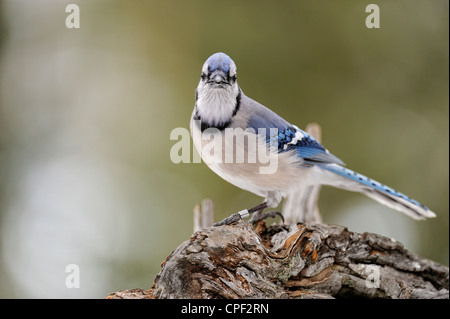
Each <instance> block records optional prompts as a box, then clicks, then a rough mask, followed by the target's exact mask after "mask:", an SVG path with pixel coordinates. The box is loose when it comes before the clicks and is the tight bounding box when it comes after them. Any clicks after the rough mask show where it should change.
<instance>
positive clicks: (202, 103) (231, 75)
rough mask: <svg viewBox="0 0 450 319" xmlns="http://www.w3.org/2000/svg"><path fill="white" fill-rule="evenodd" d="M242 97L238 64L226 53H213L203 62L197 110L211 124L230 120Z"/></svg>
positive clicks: (197, 94) (197, 93) (197, 96)
mask: <svg viewBox="0 0 450 319" xmlns="http://www.w3.org/2000/svg"><path fill="white" fill-rule="evenodd" d="M239 98H240V88H239V86H238V83H237V76H236V64H235V63H234V62H233V60H232V59H231V58H230V57H229V56H228V55H226V54H225V53H222V52H219V53H215V54H213V55H211V56H210V57H209V58H208V59H207V60H206V62H205V63H204V64H203V67H202V73H201V76H200V82H199V84H198V87H197V90H196V100H197V102H196V108H197V109H196V112H197V114H198V115H199V116H201V117H202V120H203V121H206V122H208V124H209V125H211V126H220V125H221V124H223V123H227V122H228V121H230V119H231V117H232V116H233V114H234V113H235V111H236V107H237V106H238V103H239Z"/></svg>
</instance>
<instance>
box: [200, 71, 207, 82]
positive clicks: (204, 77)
mask: <svg viewBox="0 0 450 319" xmlns="http://www.w3.org/2000/svg"><path fill="white" fill-rule="evenodd" d="M200 77H201V79H202V80H203V81H204V80H205V79H206V73H203V72H202V75H200Z"/></svg>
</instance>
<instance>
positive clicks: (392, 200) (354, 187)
mask: <svg viewBox="0 0 450 319" xmlns="http://www.w3.org/2000/svg"><path fill="white" fill-rule="evenodd" d="M318 166H320V167H321V168H322V169H324V170H327V171H329V172H331V173H333V174H336V175H338V176H341V177H343V178H344V179H343V181H340V182H341V184H337V182H334V183H336V184H337V185H336V184H335V185H332V186H336V187H339V188H343V189H347V190H350V191H355V192H360V193H362V194H364V195H366V196H368V197H370V198H372V199H374V200H376V201H378V202H380V203H382V204H384V205H386V206H388V207H390V208H392V209H395V210H397V211H400V212H402V213H405V214H406V215H408V216H410V217H412V218H414V219H417V220H423V219H425V218H432V217H436V214H435V213H433V212H432V211H431V210H430V209H429V208H428V207H426V206H424V205H422V204H421V203H419V202H418V201H416V200H415V199H412V198H410V197H408V196H406V195H405V194H403V193H400V192H398V191H396V190H394V189H392V188H390V187H389V186H386V185H383V184H381V183H380V182H377V181H375V180H373V179H371V178H369V177H366V176H364V175H361V174H359V173H356V172H354V171H352V170H350V169H348V168H345V167H342V166H340V165H337V164H318ZM330 184H333V182H332V183H330Z"/></svg>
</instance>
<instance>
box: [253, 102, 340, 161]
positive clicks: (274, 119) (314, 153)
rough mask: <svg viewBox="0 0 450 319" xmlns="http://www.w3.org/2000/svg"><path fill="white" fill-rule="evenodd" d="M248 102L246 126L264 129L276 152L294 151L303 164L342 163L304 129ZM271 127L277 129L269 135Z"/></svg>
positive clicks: (256, 104) (262, 107)
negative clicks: (249, 110)
mask: <svg viewBox="0 0 450 319" xmlns="http://www.w3.org/2000/svg"><path fill="white" fill-rule="evenodd" d="M248 99H249V98H248ZM249 100H250V99H249ZM248 104H249V106H250V108H251V112H249V115H248V123H247V126H248V127H249V128H252V129H254V130H255V131H256V132H257V131H258V129H265V130H266V139H267V142H268V143H271V145H274V146H276V147H277V148H278V152H288V151H295V153H296V154H297V155H298V156H299V157H300V158H301V159H302V160H303V162H304V163H305V164H317V163H326V164H328V163H329V164H339V165H344V162H342V161H341V160H340V159H339V158H337V157H336V156H334V155H333V154H331V153H330V152H329V151H328V150H327V149H326V148H325V147H323V146H322V145H321V144H320V143H319V142H318V141H317V140H315V139H314V138H313V137H312V136H310V135H309V134H307V133H306V132H305V131H303V130H301V129H299V128H298V127H297V126H295V125H292V124H290V123H289V122H287V121H286V120H284V119H283V118H282V117H280V116H279V115H278V114H276V113H275V112H273V111H271V110H269V109H268V108H266V107H264V106H263V105H261V104H259V103H257V102H255V101H253V100H250V102H248ZM271 128H272V129H273V128H276V129H277V131H276V134H273V133H272V135H271V132H270V129H271Z"/></svg>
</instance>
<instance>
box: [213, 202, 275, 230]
mask: <svg viewBox="0 0 450 319" xmlns="http://www.w3.org/2000/svg"><path fill="white" fill-rule="evenodd" d="M266 208H267V203H266V202H264V203H262V204H259V205H257V206H255V207H252V208H250V209H244V210H241V211H240V212H237V213H236V214H233V215H231V216H228V217H227V218H225V219H224V220H222V221H220V222H218V223H215V224H214V226H222V225H230V224H232V223H234V222H237V221H240V220H241V219H244V218H246V217H248V216H250V215H251V214H253V213H255V212H258V214H256V215H261V213H262V212H263V210H264V209H266ZM264 215H265V214H264ZM268 217H270V216H267V217H265V218H268ZM265 218H263V219H265ZM252 219H253V218H252ZM258 220H261V219H258Z"/></svg>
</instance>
